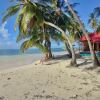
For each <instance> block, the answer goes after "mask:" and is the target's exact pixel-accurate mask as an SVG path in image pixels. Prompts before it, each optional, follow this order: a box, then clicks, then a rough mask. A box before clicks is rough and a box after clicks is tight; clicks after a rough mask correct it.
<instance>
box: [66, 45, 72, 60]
mask: <svg viewBox="0 0 100 100" xmlns="http://www.w3.org/2000/svg"><path fill="white" fill-rule="evenodd" d="M65 47H66V50H67V51H68V54H69V57H70V58H72V53H71V50H70V48H69V45H68V43H65Z"/></svg>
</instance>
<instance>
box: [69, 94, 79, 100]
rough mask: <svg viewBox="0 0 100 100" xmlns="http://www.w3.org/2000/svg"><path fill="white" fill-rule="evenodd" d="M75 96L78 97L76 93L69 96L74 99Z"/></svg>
mask: <svg viewBox="0 0 100 100" xmlns="http://www.w3.org/2000/svg"><path fill="white" fill-rule="evenodd" d="M77 97H78V95H77V94H75V95H73V96H71V97H70V98H73V99H75V98H77Z"/></svg>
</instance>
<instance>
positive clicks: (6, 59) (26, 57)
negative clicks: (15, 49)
mask: <svg viewBox="0 0 100 100" xmlns="http://www.w3.org/2000/svg"><path fill="white" fill-rule="evenodd" d="M64 54H67V52H66V51H63V52H60V53H59V52H54V53H53V55H55V56H57V55H64ZM41 58H43V54H23V55H13V56H0V70H6V69H9V68H16V67H21V66H25V65H29V64H32V63H34V62H37V61H38V60H40V59H41Z"/></svg>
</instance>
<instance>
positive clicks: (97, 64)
mask: <svg viewBox="0 0 100 100" xmlns="http://www.w3.org/2000/svg"><path fill="white" fill-rule="evenodd" d="M65 3H66V4H67V6H68V8H69V10H70V11H71V12H72V14H73V16H74V17H75V18H76V20H77V21H78V23H79V24H80V27H81V29H82V31H83V34H84V35H85V36H86V39H87V42H88V45H89V48H90V52H91V57H92V61H93V66H94V67H95V66H99V65H100V64H99V61H98V59H97V57H96V55H95V52H94V50H93V47H92V44H91V42H90V39H89V36H88V33H87V32H86V30H85V28H84V26H83V24H82V22H81V20H80V18H79V17H78V16H77V14H76V13H75V12H74V10H73V8H72V7H71V6H70V4H69V1H68V0H65Z"/></svg>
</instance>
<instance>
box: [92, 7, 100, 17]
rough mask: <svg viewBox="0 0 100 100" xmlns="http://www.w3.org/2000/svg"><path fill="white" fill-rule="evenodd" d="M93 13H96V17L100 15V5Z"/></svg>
mask: <svg viewBox="0 0 100 100" xmlns="http://www.w3.org/2000/svg"><path fill="white" fill-rule="evenodd" d="M93 13H94V14H95V15H96V17H99V16H100V7H96V8H95V9H94V11H93Z"/></svg>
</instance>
